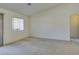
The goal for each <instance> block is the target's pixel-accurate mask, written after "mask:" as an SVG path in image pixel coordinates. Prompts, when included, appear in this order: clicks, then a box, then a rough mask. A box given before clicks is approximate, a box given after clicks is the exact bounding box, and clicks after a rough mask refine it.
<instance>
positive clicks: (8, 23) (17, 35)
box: [0, 8, 29, 44]
mask: <svg viewBox="0 0 79 59" xmlns="http://www.w3.org/2000/svg"><path fill="white" fill-rule="evenodd" d="M0 13H3V14H4V38H3V39H4V44H8V43H11V42H14V41H16V40H19V39H23V38H24V37H28V36H29V24H28V23H29V19H28V16H25V15H22V14H19V13H16V12H13V11H9V10H6V9H2V8H0ZM12 17H21V18H24V22H25V24H24V25H25V26H24V31H21V32H17V31H13V30H12Z"/></svg>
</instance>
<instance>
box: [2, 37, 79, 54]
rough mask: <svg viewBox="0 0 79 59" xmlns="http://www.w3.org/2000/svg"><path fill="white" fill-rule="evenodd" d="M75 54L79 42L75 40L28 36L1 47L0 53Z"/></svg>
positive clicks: (78, 52) (78, 48)
mask: <svg viewBox="0 0 79 59" xmlns="http://www.w3.org/2000/svg"><path fill="white" fill-rule="evenodd" d="M72 54H73V55H75V54H79V44H78V43H75V42H68V41H61V40H60V41H59V40H49V39H35V38H27V39H24V40H21V41H18V42H16V43H13V44H10V45H7V46H4V47H0V55H72Z"/></svg>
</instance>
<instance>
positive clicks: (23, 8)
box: [0, 3, 60, 15]
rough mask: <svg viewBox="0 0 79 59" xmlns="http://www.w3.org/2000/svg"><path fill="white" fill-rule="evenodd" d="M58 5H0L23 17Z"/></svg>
mask: <svg viewBox="0 0 79 59" xmlns="http://www.w3.org/2000/svg"><path fill="white" fill-rule="evenodd" d="M58 5H60V3H32V5H31V6H28V5H27V3H0V7H1V8H5V9H9V10H12V11H15V12H18V13H21V14H24V15H32V14H34V13H37V12H39V11H42V10H45V9H48V8H51V7H52V8H53V7H55V6H58Z"/></svg>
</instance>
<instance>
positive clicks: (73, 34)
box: [70, 14, 79, 41]
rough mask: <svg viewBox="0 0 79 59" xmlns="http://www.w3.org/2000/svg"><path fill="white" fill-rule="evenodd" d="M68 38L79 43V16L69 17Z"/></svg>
mask: <svg viewBox="0 0 79 59" xmlns="http://www.w3.org/2000/svg"><path fill="white" fill-rule="evenodd" d="M70 38H71V40H74V41H79V14H73V15H71V16H70Z"/></svg>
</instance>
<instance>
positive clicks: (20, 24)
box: [12, 18, 24, 31]
mask: <svg viewBox="0 0 79 59" xmlns="http://www.w3.org/2000/svg"><path fill="white" fill-rule="evenodd" d="M12 29H13V30H19V31H23V30H24V19H22V18H12Z"/></svg>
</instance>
